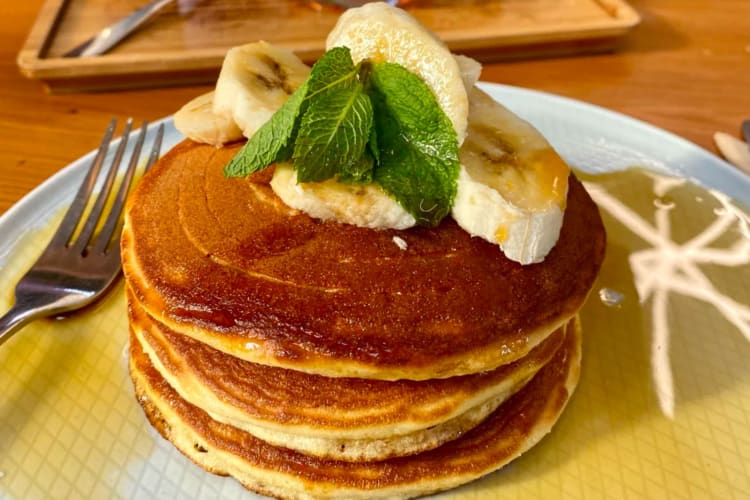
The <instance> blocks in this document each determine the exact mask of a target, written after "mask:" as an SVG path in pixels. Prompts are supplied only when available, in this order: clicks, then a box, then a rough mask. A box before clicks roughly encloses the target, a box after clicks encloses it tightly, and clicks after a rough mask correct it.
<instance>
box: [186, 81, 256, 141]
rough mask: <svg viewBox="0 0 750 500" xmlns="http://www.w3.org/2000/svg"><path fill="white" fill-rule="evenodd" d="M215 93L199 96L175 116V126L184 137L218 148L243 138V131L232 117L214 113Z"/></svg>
mask: <svg viewBox="0 0 750 500" xmlns="http://www.w3.org/2000/svg"><path fill="white" fill-rule="evenodd" d="M213 105H214V92H213V91H211V92H208V93H206V94H203V95H199V96H198V97H196V98H195V99H193V100H192V101H190V102H188V103H187V104H185V105H184V106H183V107H182V108H180V109H179V111H177V112H176V113H175V114H174V126H175V127H176V128H177V130H179V131H180V132H182V135H184V136H185V137H188V138H190V139H192V140H194V141H197V142H204V143H207V144H213V145H214V146H216V147H219V146H221V145H222V144H226V143H228V142H232V141H236V140H239V139H241V138H242V130H240V128H239V127H238V126H237V124H236V123H234V119H233V118H232V117H231V116H223V115H217V114H216V113H214V111H213Z"/></svg>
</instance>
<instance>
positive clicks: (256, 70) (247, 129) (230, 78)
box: [213, 42, 310, 138]
mask: <svg viewBox="0 0 750 500" xmlns="http://www.w3.org/2000/svg"><path fill="white" fill-rule="evenodd" d="M309 74H310V68H309V66H307V65H306V64H305V63H303V62H302V61H301V60H300V59H299V58H298V57H297V56H296V55H294V53H293V52H292V51H290V50H287V49H285V48H282V47H276V46H273V45H271V44H269V43H266V42H255V43H249V44H247V45H241V46H239V47H233V48H231V49H229V51H228V52H227V55H226V56H225V57H224V62H223V64H222V66H221V72H220V73H219V78H218V80H217V81H216V90H215V95H214V104H213V111H214V113H215V114H216V115H219V116H224V117H231V118H232V119H233V120H234V122H235V123H236V124H237V125H238V126H239V128H240V129H241V130H242V133H243V134H244V135H245V137H248V138H250V137H252V135H253V134H254V133H255V132H256V131H257V130H258V129H259V128H260V127H261V126H262V125H263V124H264V123H266V122H267V121H268V119H269V118H271V115H273V114H274V113H275V112H276V110H277V109H279V108H280V107H281V105H282V104H284V102H285V101H286V100H287V99H288V98H289V96H290V95H291V94H292V93H293V92H294V91H295V90H297V88H298V87H299V86H300V85H302V83H303V82H304V81H305V80H306V79H307V76H308V75H309Z"/></svg>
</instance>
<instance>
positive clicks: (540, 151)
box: [451, 87, 570, 264]
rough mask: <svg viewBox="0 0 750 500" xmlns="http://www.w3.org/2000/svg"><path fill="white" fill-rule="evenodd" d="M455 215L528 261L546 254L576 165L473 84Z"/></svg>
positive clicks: (511, 254)
mask: <svg viewBox="0 0 750 500" xmlns="http://www.w3.org/2000/svg"><path fill="white" fill-rule="evenodd" d="M470 103H471V104H470V109H469V129H468V135H467V138H466V141H465V142H464V144H463V146H462V147H461V150H460V151H459V158H460V160H461V170H460V172H459V177H458V190H457V193H456V199H455V202H454V204H453V209H452V211H451V215H452V216H453V218H454V219H455V221H456V222H457V223H458V224H459V225H460V226H461V227H462V228H463V229H464V230H466V231H467V232H468V233H470V234H472V235H474V236H479V237H481V238H484V239H485V240H487V241H490V242H494V243H497V244H498V245H500V248H501V249H502V251H503V253H504V254H505V256H506V257H508V258H509V259H512V260H514V261H516V262H520V263H521V264H532V263H536V262H541V261H542V260H544V257H545V256H546V255H547V254H548V253H549V251H550V250H551V249H552V247H554V245H555V243H556V242H557V239H558V237H559V234H560V228H561V227H562V221H563V211H564V210H565V200H566V198H567V192H568V175H569V173H570V169H569V167H568V166H567V164H566V163H565V162H564V161H563V160H562V158H560V156H559V155H558V154H557V153H556V152H555V151H554V150H553V149H552V147H551V146H550V145H549V143H548V142H547V140H546V139H545V138H544V137H543V136H542V135H541V134H540V133H539V132H538V131H537V130H536V129H535V128H534V127H533V126H531V125H530V124H529V123H527V122H525V121H524V120H522V119H521V118H519V117H518V116H516V115H515V114H513V113H511V112H510V111H509V110H508V109H506V108H505V107H504V106H502V105H501V104H499V103H497V102H496V101H495V100H494V99H492V97H490V96H489V95H487V94H486V93H484V92H483V91H482V90H480V89H479V88H477V87H474V88H473V89H472V91H471V94H470Z"/></svg>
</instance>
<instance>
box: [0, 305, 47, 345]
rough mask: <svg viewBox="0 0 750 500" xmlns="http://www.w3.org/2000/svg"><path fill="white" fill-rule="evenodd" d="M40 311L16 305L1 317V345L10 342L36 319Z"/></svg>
mask: <svg viewBox="0 0 750 500" xmlns="http://www.w3.org/2000/svg"><path fill="white" fill-rule="evenodd" d="M39 312H40V311H39V310H38V309H30V308H28V307H25V306H20V305H18V304H15V305H14V306H13V307H11V308H10V309H9V310H8V312H6V313H5V314H3V316H2V317H0V345H3V342H5V341H6V340H8V339H9V338H11V337H12V336H13V334H14V333H16V332H17V331H18V330H20V329H21V327H23V326H24V325H26V323H28V322H29V321H31V320H33V319H36V318H37V317H38V316H39V315H40V314H39Z"/></svg>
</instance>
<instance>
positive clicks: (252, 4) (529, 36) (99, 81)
mask: <svg viewBox="0 0 750 500" xmlns="http://www.w3.org/2000/svg"><path fill="white" fill-rule="evenodd" d="M144 3H146V0H47V2H46V3H45V4H44V5H43V7H42V9H41V11H40V13H39V15H38V17H37V20H36V22H35V24H34V26H33V27H32V30H31V32H30V34H29V36H28V39H27V40H26V44H25V45H24V47H23V49H22V50H21V52H20V53H19V55H18V65H19V67H20V69H21V71H22V73H23V74H24V75H26V76H27V77H29V78H34V79H38V80H41V81H42V82H44V83H45V85H46V86H47V88H48V89H49V90H51V91H53V92H63V91H68V92H69V91H81V90H92V89H98V90H104V89H117V88H130V87H145V86H164V85H179V84H193V83H207V82H212V81H214V80H215V79H216V76H217V75H218V70H219V68H220V67H221V62H222V59H223V57H224V54H225V52H226V50H227V49H228V48H229V47H232V46H234V45H240V44H243V43H247V42H250V41H255V40H259V39H263V40H267V41H269V42H272V43H275V44H279V45H283V46H286V47H289V48H291V49H293V50H294V51H296V52H297V54H298V55H299V56H300V57H302V58H303V59H305V60H308V61H310V60H314V59H315V58H317V57H318V56H319V55H320V54H321V53H322V51H323V50H324V46H325V37H326V35H327V34H328V32H329V31H330V29H331V28H332V27H333V25H334V24H335V22H336V19H337V18H338V16H339V15H340V14H341V12H342V11H341V10H340V9H338V8H335V7H329V6H321V5H320V4H317V3H315V2H312V1H308V0H289V1H286V0H178V1H177V2H175V5H174V6H172V7H168V8H167V9H165V10H164V11H163V12H162V13H161V14H160V15H159V16H157V17H156V18H155V19H153V20H152V21H151V22H149V23H148V24H147V25H144V26H143V27H141V29H140V30H139V31H137V32H135V33H134V34H133V35H131V36H130V37H129V38H127V39H126V40H124V41H123V42H121V43H120V45H118V46H116V47H115V48H114V49H113V50H112V51H110V52H109V53H107V54H105V55H102V56H97V57H89V58H65V57H62V54H64V53H65V52H67V51H68V50H70V49H72V48H73V47H75V46H76V45H78V44H79V43H81V42H82V41H84V40H86V39H87V38H89V37H90V36H92V35H94V34H95V33H97V32H98V31H100V30H101V29H102V28H104V27H105V26H107V25H109V24H111V23H112V22H114V21H116V20H118V19H120V18H122V17H123V16H125V15H127V14H129V13H130V12H132V11H133V10H135V9H136V8H137V7H139V6H141V5H143V4H144ZM405 8H407V9H408V10H409V11H410V12H411V13H412V14H413V15H414V16H415V17H417V18H419V19H420V20H421V21H422V22H424V23H425V24H426V25H427V26H429V27H430V28H431V29H433V30H434V31H435V32H437V33H438V34H439V35H440V36H441V37H442V38H443V40H445V41H446V42H447V44H448V45H449V46H450V47H451V49H452V50H453V51H456V52H462V53H467V54H469V55H473V56H474V57H477V58H479V59H480V60H485V61H487V60H496V59H502V58H518V57H530V56H540V55H544V56H550V55H561V54H573V53H581V52H599V51H606V50H611V49H612V48H614V46H615V43H616V41H617V39H618V38H619V37H620V36H622V35H624V34H625V33H627V32H628V30H630V29H631V28H632V27H633V26H635V25H636V24H637V23H638V22H639V20H640V18H639V16H638V14H637V13H636V12H635V11H634V10H633V9H632V8H631V7H630V6H629V5H628V4H627V3H625V2H624V1H622V0H454V1H450V0H432V1H426V0H424V1H420V0H411V1H409V2H407V4H406V5H405Z"/></svg>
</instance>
